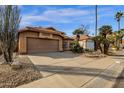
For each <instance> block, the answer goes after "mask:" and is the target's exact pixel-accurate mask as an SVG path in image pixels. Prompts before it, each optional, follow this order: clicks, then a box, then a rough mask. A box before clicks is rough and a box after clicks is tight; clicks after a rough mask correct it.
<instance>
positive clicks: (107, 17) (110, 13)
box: [19, 5, 124, 36]
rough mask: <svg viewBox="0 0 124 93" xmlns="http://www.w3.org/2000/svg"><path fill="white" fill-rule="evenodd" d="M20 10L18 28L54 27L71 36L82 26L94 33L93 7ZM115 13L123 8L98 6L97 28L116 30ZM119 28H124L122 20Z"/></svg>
mask: <svg viewBox="0 0 124 93" xmlns="http://www.w3.org/2000/svg"><path fill="white" fill-rule="evenodd" d="M19 7H20V9H21V16H22V20H21V24H20V28H24V27H26V26H42V27H49V26H50V27H54V28H56V29H57V30H59V31H63V32H65V33H66V34H67V35H69V36H71V35H72V32H73V31H74V30H75V29H76V28H79V27H80V26H81V25H82V24H83V25H87V26H88V31H89V32H90V34H91V35H92V34H94V32H95V6H93V5H57V6H56V5H51V6H50V5H49V6H48V5H47V6H46V5H40V6H38V5H36V6H29V5H27V6H19ZM117 11H122V12H124V6H121V5H118V6H116V5H115V6H112V5H111V6H109V5H106V6H105V5H99V6H98V28H99V27H100V26H102V25H111V26H112V28H113V30H114V31H115V30H117V29H118V28H117V27H118V26H117V22H116V20H115V19H114V15H115V13H116V12H117ZM121 28H124V18H122V19H121Z"/></svg>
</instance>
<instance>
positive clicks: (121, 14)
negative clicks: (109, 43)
mask: <svg viewBox="0 0 124 93" xmlns="http://www.w3.org/2000/svg"><path fill="white" fill-rule="evenodd" d="M123 15H124V13H123V12H121V11H119V12H117V13H116V14H115V19H116V21H117V22H118V34H120V30H121V29H120V20H121V18H122V17H123ZM121 39H122V38H119V39H118V40H117V42H116V44H117V47H118V49H119V48H120V40H121Z"/></svg>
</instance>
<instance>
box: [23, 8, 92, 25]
mask: <svg viewBox="0 0 124 93" xmlns="http://www.w3.org/2000/svg"><path fill="white" fill-rule="evenodd" d="M90 13H91V11H88V10H82V9H75V8H66V9H49V10H46V11H44V12H42V13H41V11H40V10H33V12H32V13H30V14H24V15H23V16H22V20H21V22H22V23H21V26H22V25H23V26H24V25H30V24H33V23H34V22H42V21H46V22H52V23H71V22H74V21H86V19H85V17H86V16H89V14H90Z"/></svg>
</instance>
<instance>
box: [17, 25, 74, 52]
mask: <svg viewBox="0 0 124 93" xmlns="http://www.w3.org/2000/svg"><path fill="white" fill-rule="evenodd" d="M71 41H73V39H72V38H70V37H67V36H65V33H64V32H60V31H57V30H56V29H54V28H52V27H47V28H43V27H26V28H24V29H21V30H19V31H18V52H19V53H20V54H28V53H40V52H55V51H64V50H70V42H71Z"/></svg>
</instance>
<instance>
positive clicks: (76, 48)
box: [71, 41, 84, 53]
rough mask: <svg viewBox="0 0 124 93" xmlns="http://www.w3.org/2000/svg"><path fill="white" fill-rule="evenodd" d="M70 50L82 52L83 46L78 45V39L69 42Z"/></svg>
mask: <svg viewBox="0 0 124 93" xmlns="http://www.w3.org/2000/svg"><path fill="white" fill-rule="evenodd" d="M71 51H72V52H74V53H83V52H84V51H83V48H82V47H80V45H79V43H78V41H74V42H72V43H71Z"/></svg>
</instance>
